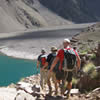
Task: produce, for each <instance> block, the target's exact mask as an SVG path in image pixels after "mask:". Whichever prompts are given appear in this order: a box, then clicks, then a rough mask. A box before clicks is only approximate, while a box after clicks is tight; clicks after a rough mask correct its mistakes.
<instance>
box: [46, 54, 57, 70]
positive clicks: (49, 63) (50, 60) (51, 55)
mask: <svg viewBox="0 0 100 100" xmlns="http://www.w3.org/2000/svg"><path fill="white" fill-rule="evenodd" d="M55 57H56V53H50V54H49V55H48V56H47V62H48V69H50V67H51V64H52V62H53V60H54V58H55Z"/></svg>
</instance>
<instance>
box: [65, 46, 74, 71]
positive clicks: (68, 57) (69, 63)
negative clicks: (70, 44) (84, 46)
mask: <svg viewBox="0 0 100 100" xmlns="http://www.w3.org/2000/svg"><path fill="white" fill-rule="evenodd" d="M75 65H76V52H75V50H73V49H72V48H67V49H64V64H63V70H65V71H73V69H74V68H75Z"/></svg>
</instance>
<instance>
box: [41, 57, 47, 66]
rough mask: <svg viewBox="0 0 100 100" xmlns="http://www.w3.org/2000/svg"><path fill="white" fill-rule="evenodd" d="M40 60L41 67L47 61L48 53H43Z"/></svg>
mask: <svg viewBox="0 0 100 100" xmlns="http://www.w3.org/2000/svg"><path fill="white" fill-rule="evenodd" d="M40 62H41V64H40V67H43V66H44V65H45V63H46V55H41V57H40Z"/></svg>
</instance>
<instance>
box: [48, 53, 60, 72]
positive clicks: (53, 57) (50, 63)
mask: <svg viewBox="0 0 100 100" xmlns="http://www.w3.org/2000/svg"><path fill="white" fill-rule="evenodd" d="M51 55H52V58H51V60H50V62H49V65H48V70H49V69H50V68H51V65H52V62H53V60H54V59H55V58H56V54H51ZM59 64H60V63H59V62H58V63H57V64H56V66H55V67H54V69H53V71H54V72H56V71H57V70H58V68H59Z"/></svg>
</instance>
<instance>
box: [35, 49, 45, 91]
mask: <svg viewBox="0 0 100 100" xmlns="http://www.w3.org/2000/svg"><path fill="white" fill-rule="evenodd" d="M46 58H47V55H46V50H45V49H44V48H42V50H41V54H40V55H39V56H38V59H37V69H38V68H39V66H40V85H41V88H42V89H43V88H44V83H45V81H46V76H47V75H46V74H47V73H46V72H45V71H43V70H42V67H43V66H44V65H45V63H46Z"/></svg>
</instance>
